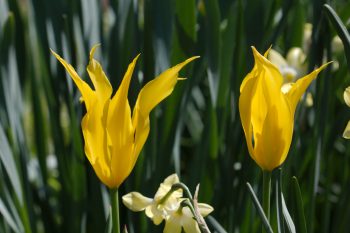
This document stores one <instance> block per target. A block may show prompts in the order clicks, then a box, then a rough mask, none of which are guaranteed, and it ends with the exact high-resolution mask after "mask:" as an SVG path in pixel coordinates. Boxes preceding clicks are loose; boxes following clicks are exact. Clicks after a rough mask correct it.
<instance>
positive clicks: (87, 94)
mask: <svg viewBox="0 0 350 233" xmlns="http://www.w3.org/2000/svg"><path fill="white" fill-rule="evenodd" d="M51 53H52V54H53V55H54V56H55V57H56V58H57V60H59V62H61V64H62V65H63V66H64V68H65V69H66V70H67V72H68V73H69V75H70V76H71V78H72V79H73V81H74V83H75V85H77V87H78V89H79V91H80V93H81V95H82V97H83V100H84V101H85V105H86V109H87V110H89V109H90V106H91V104H92V102H94V101H95V98H96V97H95V92H94V91H93V90H92V89H91V88H90V87H89V85H88V84H87V83H86V82H84V81H83V80H82V79H81V78H80V77H79V75H78V74H77V72H76V71H75V69H74V68H73V66H71V64H69V63H67V62H66V61H65V60H64V59H63V58H61V57H60V55H58V54H57V53H55V52H54V51H53V50H51Z"/></svg>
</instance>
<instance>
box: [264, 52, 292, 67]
mask: <svg viewBox="0 0 350 233" xmlns="http://www.w3.org/2000/svg"><path fill="white" fill-rule="evenodd" d="M267 58H268V59H269V60H270V61H271V62H272V63H273V64H275V65H277V66H278V67H283V66H288V64H287V61H286V60H285V59H284V57H283V56H282V55H281V54H280V53H279V52H277V51H276V50H274V49H271V50H270V52H269V54H268V55H267Z"/></svg>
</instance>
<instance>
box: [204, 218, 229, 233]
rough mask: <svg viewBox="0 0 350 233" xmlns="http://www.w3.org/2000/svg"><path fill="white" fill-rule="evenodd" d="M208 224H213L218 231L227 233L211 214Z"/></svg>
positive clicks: (212, 226) (218, 232)
mask: <svg viewBox="0 0 350 233" xmlns="http://www.w3.org/2000/svg"><path fill="white" fill-rule="evenodd" d="M206 219H207V220H208V221H207V222H208V225H209V226H211V228H213V229H214V230H215V232H217V233H227V231H226V230H225V229H224V228H223V227H222V226H221V225H220V223H219V222H218V221H217V220H216V219H215V218H214V217H213V216H211V215H209V216H207V217H206Z"/></svg>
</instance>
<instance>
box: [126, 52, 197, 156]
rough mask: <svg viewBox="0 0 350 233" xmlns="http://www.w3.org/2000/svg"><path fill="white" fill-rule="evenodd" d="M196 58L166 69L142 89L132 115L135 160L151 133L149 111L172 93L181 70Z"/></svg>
mask: <svg viewBox="0 0 350 233" xmlns="http://www.w3.org/2000/svg"><path fill="white" fill-rule="evenodd" d="M196 58H198V57H192V58H189V59H187V60H186V61H184V62H182V63H180V64H177V65H176V66H174V67H172V68H170V69H168V70H166V71H164V72H163V73H162V74H160V75H159V76H158V77H157V78H155V79H154V80H152V81H150V82H148V83H147V84H146V85H145V86H144V87H143V88H142V89H141V91H140V93H139V95H138V97H137V100H136V104H135V107H134V110H133V116H132V122H133V126H134V128H135V152H134V153H135V161H136V159H137V156H138V155H139V153H140V151H141V149H142V147H143V145H144V144H145V142H146V139H147V136H148V133H149V117H148V116H149V113H150V112H151V110H152V109H153V108H154V107H155V106H156V105H157V104H159V103H160V102H161V101H162V100H163V99H165V98H166V97H167V96H169V95H170V94H171V92H172V91H173V89H174V86H175V84H176V83H177V79H178V73H179V71H180V70H181V69H182V68H183V67H184V66H185V65H187V64H188V63H189V62H191V61H193V60H194V59H196Z"/></svg>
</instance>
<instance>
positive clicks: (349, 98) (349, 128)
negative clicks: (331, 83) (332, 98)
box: [343, 87, 350, 139]
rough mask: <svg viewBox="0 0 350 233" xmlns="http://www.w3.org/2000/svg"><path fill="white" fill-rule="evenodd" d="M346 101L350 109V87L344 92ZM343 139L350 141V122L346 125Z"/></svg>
mask: <svg viewBox="0 0 350 233" xmlns="http://www.w3.org/2000/svg"><path fill="white" fill-rule="evenodd" d="M344 101H345V103H346V105H348V106H349V107H350V87H347V88H346V89H345V91H344ZM343 138H345V139H350V121H349V122H348V124H347V125H346V128H345V130H344V133H343Z"/></svg>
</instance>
